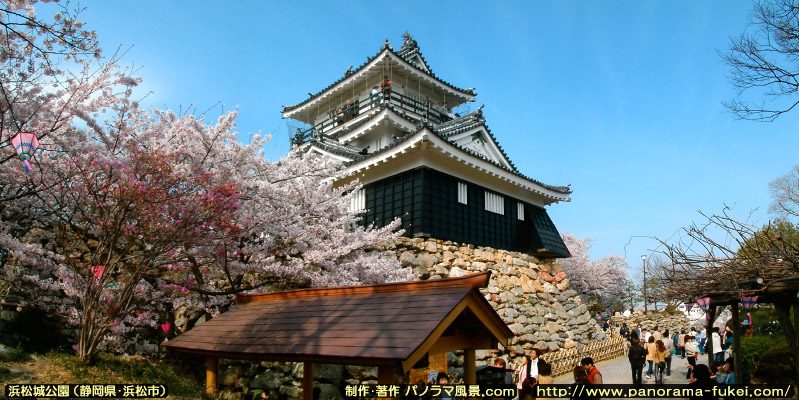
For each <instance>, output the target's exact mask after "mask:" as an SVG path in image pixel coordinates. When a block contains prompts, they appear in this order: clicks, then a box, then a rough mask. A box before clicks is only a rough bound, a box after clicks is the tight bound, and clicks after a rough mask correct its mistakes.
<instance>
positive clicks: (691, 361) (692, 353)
mask: <svg viewBox="0 0 799 400" xmlns="http://www.w3.org/2000/svg"><path fill="white" fill-rule="evenodd" d="M698 354H699V348H698V347H697V346H696V342H695V341H694V337H693V336H691V335H688V336H686V337H685V358H687V359H688V374H687V375H686V376H685V379H691V372H692V371H693V368H694V366H696V356H697V355H698Z"/></svg>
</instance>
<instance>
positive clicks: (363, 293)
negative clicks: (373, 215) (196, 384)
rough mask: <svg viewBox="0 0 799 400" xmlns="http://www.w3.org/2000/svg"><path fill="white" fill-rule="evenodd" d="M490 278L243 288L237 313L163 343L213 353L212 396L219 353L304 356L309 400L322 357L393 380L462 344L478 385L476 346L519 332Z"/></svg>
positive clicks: (209, 357) (209, 358)
mask: <svg viewBox="0 0 799 400" xmlns="http://www.w3.org/2000/svg"><path fill="white" fill-rule="evenodd" d="M490 276H491V272H490V271H486V272H482V273H477V274H471V275H466V276H463V277H459V278H448V279H436V280H427V281H417V282H399V283H389V284H381V285H370V286H351V287H337V288H322V289H300V290H291V291H285V292H276V293H266V294H258V295H239V296H237V298H236V303H237V304H236V305H235V306H234V307H232V308H231V309H230V310H229V311H227V312H225V313H223V314H221V315H219V316H218V317H216V318H214V319H212V320H210V321H208V322H206V323H204V324H202V325H200V326H197V327H195V328H193V329H191V330H189V331H188V332H186V333H184V334H182V335H179V336H178V337H176V338H174V339H172V340H170V341H168V342H166V343H165V344H164V346H166V348H168V349H169V350H170V351H172V352H173V353H175V354H176V355H177V354H180V353H193V354H198V355H201V356H205V357H206V366H207V373H206V388H207V390H208V392H209V393H213V392H215V391H216V387H217V376H218V369H219V359H220V358H227V359H248V360H269V361H293V362H303V363H304V374H303V398H304V399H309V400H310V399H311V398H312V395H313V365H314V364H315V363H323V364H345V365H370V366H377V367H378V383H380V384H393V383H395V382H396V380H397V377H398V376H401V375H403V374H404V373H405V372H408V371H409V370H410V369H411V368H412V367H413V366H414V365H415V364H416V363H417V362H419V361H422V360H426V359H427V357H428V355H433V354H440V353H444V352H448V351H454V350H464V351H465V355H464V361H465V362H464V375H465V376H464V380H465V382H466V383H467V384H474V383H476V376H475V350H476V349H489V348H496V347H497V345H498V344H502V345H503V346H505V345H507V342H508V339H510V338H511V337H512V336H513V332H511V330H510V329H509V328H508V327H507V325H506V324H505V323H504V322H503V321H502V318H500V316H499V315H497V313H496V311H495V310H494V309H493V308H492V307H491V305H490V304H489V303H488V301H486V299H485V298H484V297H483V295H481V294H480V292H479V290H478V289H479V288H484V287H487V286H488V281H489V278H490Z"/></svg>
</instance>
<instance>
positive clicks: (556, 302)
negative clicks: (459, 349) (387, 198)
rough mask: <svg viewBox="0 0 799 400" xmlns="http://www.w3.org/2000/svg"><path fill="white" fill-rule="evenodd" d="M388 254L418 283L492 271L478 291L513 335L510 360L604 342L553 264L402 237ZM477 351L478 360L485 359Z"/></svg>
mask: <svg viewBox="0 0 799 400" xmlns="http://www.w3.org/2000/svg"><path fill="white" fill-rule="evenodd" d="M392 250H394V251H395V252H396V254H397V258H398V259H399V260H400V262H401V263H402V265H403V266H405V267H412V268H413V270H414V272H416V273H417V274H419V275H420V278H421V279H437V278H448V277H459V276H463V275H466V274H468V273H475V272H483V271H487V270H490V271H492V273H491V281H490V283H489V285H488V287H487V288H485V289H481V292H482V293H483V295H485V298H486V300H488V302H489V303H490V304H491V305H492V306H493V307H494V309H495V310H497V313H498V314H499V315H500V316H501V317H502V319H503V320H504V321H505V323H506V324H508V326H509V327H510V329H511V330H512V331H513V333H514V334H516V336H515V337H514V338H513V339H512V341H511V346H510V348H509V349H508V350H509V351H510V352H511V354H510V357H511V358H514V357H516V356H518V355H520V354H522V352H523V351H529V350H530V349H531V348H533V347H535V348H539V349H542V350H547V351H555V350H558V349H561V348H564V349H569V348H573V347H576V346H581V345H585V344H587V343H589V342H591V341H597V340H603V339H605V338H606V335H605V333H604V332H602V330H601V329H600V327H599V325H597V323H596V321H595V320H594V319H593V318H591V315H590V313H589V312H588V307H587V306H586V305H584V304H582V303H581V301H580V297H579V296H578V295H577V292H575V291H574V290H571V289H569V278H568V277H567V276H566V274H565V273H564V272H563V268H562V267H561V266H560V265H558V264H555V263H552V262H551V261H542V260H539V259H537V258H536V257H533V256H531V255H529V254H524V253H518V252H512V251H506V250H497V249H492V248H487V247H478V246H474V245H465V244H458V243H453V242H449V241H441V240H436V239H419V238H414V239H411V238H401V239H400V240H399V241H398V242H397V243H396V245H395V246H394V247H393V248H392ZM478 353H479V354H478V357H480V358H487V357H488V356H489V354H488V352H478Z"/></svg>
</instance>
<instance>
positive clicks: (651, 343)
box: [644, 335, 657, 379]
mask: <svg viewBox="0 0 799 400" xmlns="http://www.w3.org/2000/svg"><path fill="white" fill-rule="evenodd" d="M644 348H645V349H646V363H647V364H648V365H649V369H647V370H646V379H652V372H653V369H652V367H653V366H654V363H655V358H654V357H655V353H656V352H657V344H655V337H654V336H651V335H650V336H649V339H648V340H647V342H646V345H645V346H644Z"/></svg>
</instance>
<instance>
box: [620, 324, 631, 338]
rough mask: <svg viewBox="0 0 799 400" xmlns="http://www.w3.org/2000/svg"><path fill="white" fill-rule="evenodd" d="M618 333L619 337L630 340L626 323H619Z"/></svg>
mask: <svg viewBox="0 0 799 400" xmlns="http://www.w3.org/2000/svg"><path fill="white" fill-rule="evenodd" d="M619 334H620V335H621V337H623V338H625V339H627V340H628V341H629V340H630V328H629V327H628V326H627V323H626V322H624V323H622V324H621V328H620V329H619Z"/></svg>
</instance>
